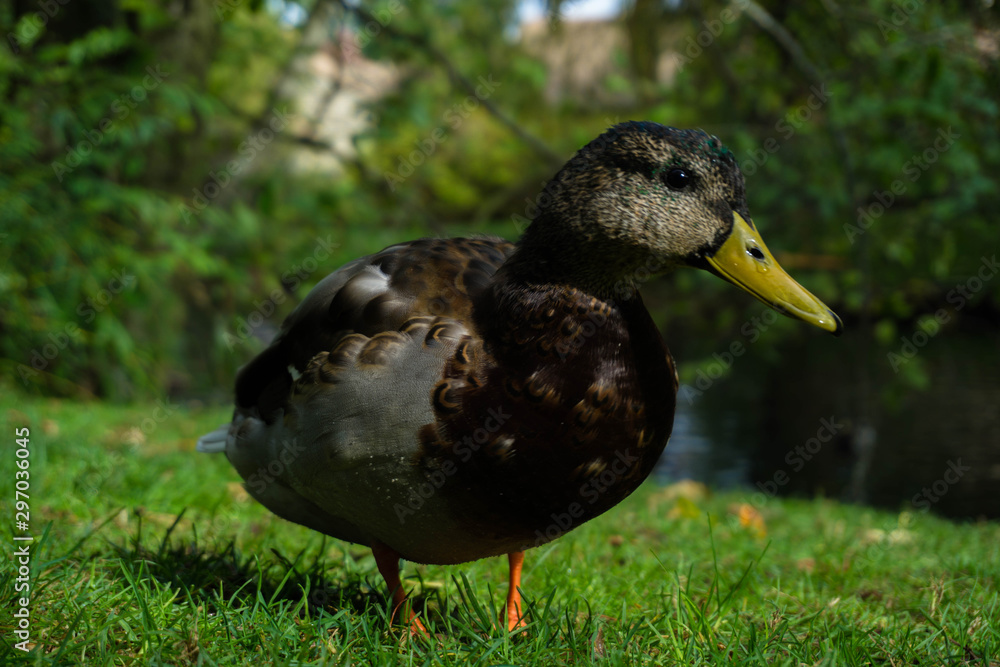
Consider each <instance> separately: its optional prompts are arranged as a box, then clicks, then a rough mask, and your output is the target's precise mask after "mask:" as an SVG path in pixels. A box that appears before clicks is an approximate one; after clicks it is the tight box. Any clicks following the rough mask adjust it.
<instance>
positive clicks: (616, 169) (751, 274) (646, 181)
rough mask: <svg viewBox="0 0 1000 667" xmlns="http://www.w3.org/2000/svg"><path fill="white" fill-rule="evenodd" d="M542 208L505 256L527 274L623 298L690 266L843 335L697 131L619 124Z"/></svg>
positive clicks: (588, 150) (731, 160) (728, 159)
mask: <svg viewBox="0 0 1000 667" xmlns="http://www.w3.org/2000/svg"><path fill="white" fill-rule="evenodd" d="M537 203H538V213H537V215H536V216H535V219H534V220H533V221H532V224H531V225H529V227H528V228H527V229H526V230H525V233H524V235H523V237H522V239H521V241H520V242H519V248H518V252H517V253H515V256H514V257H512V258H511V260H509V261H508V264H510V265H511V267H510V269H511V271H513V272H516V273H519V274H520V275H521V276H522V277H524V278H526V279H529V280H544V281H545V282H549V283H551V282H558V283H565V284H568V285H572V286H573V287H577V288H580V289H584V290H587V291H589V292H590V293H592V294H594V295H595V296H599V297H602V298H606V299H621V298H623V297H626V298H627V297H628V296H630V295H632V294H634V293H635V290H636V289H637V287H638V283H640V282H641V281H642V280H644V279H646V278H647V277H648V276H649V275H650V274H651V273H664V272H666V271H669V270H671V269H672V268H674V267H676V266H693V267H697V268H702V269H706V270H708V271H710V272H711V273H714V274H715V275H717V276H719V277H720V278H723V279H725V280H727V281H729V282H731V283H733V284H734V285H736V286H737V287H740V288H742V289H744V290H746V291H747V292H749V293H750V294H753V295H754V296H755V297H757V298H758V299H760V300H761V301H763V302H764V303H766V304H768V305H769V306H772V307H773V308H775V309H776V310H778V311H780V312H782V313H785V314H786V315H789V316H791V317H795V318H798V319H800V320H804V321H806V322H809V323H810V324H813V325H815V326H818V327H820V328H821V329H825V330H826V331H830V332H832V333H834V334H839V333H840V331H841V322H840V319H839V318H838V317H837V316H836V315H835V314H834V313H833V311H831V310H830V309H829V308H828V307H827V306H826V305H825V304H824V303H823V302H822V301H820V300H819V299H817V298H816V297H815V296H813V295H812V294H810V293H809V292H808V291H807V290H806V289H805V288H803V287H802V286H801V285H799V284H798V283H797V282H795V281H794V280H793V279H792V278H791V276H789V275H788V274H787V273H786V272H785V271H784V270H783V269H782V268H781V266H779V265H778V262H777V261H776V260H775V258H774V256H773V255H772V254H771V252H770V251H769V250H768V249H767V246H766V245H765V244H764V240H763V239H762V238H761V235H760V232H758V230H757V228H756V226H755V225H754V223H753V221H752V219H751V217H750V211H749V208H748V207H747V202H746V195H745V187H744V182H743V174H742V173H741V172H740V168H739V166H738V165H737V163H736V158H735V157H734V156H733V154H732V152H731V151H729V149H727V148H726V147H725V146H723V145H722V143H721V142H720V141H719V140H718V139H716V138H715V137H712V136H710V135H708V134H705V133H704V132H701V131H698V130H678V129H674V128H671V127H666V126H663V125H660V124H658V123H651V122H634V121H632V122H627V123H621V124H619V125H615V126H614V127H612V128H610V129H609V130H608V131H607V132H605V133H604V134H602V135H601V136H599V137H598V138H597V139H594V140H593V141H592V142H590V143H589V144H587V145H586V146H584V147H583V148H582V149H580V151H579V152H578V153H577V154H576V155H575V156H574V157H573V158H572V159H571V160H570V161H569V162H568V163H566V165H565V166H564V167H563V169H562V170H561V171H560V172H559V173H558V174H556V176H555V177H554V178H553V179H552V180H551V181H550V182H549V183H548V184H547V185H546V187H545V189H544V191H543V192H542V194H541V195H539V198H538V202H537Z"/></svg>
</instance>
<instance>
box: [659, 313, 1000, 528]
mask: <svg viewBox="0 0 1000 667" xmlns="http://www.w3.org/2000/svg"><path fill="white" fill-rule="evenodd" d="M860 329H861V328H860V327H858V326H854V327H848V328H847V330H846V332H845V334H844V335H843V336H841V337H840V338H833V337H829V336H822V335H801V336H796V337H795V338H794V339H793V340H790V341H788V342H787V343H783V344H782V347H781V348H780V349H775V348H774V347H771V348H766V349H754V346H749V349H747V350H746V353H745V354H743V355H742V356H739V357H737V358H735V359H734V360H733V362H732V364H731V368H730V369H729V372H728V373H727V374H726V375H724V376H723V377H721V378H719V379H715V380H712V378H711V377H709V376H708V374H707V373H706V374H704V375H701V376H698V378H696V379H695V380H694V381H693V382H691V383H688V384H686V385H685V384H684V383H682V387H681V391H680V394H679V396H678V404H677V415H676V421H675V425H674V435H673V436H672V437H671V440H670V443H669V444H668V445H667V450H666V452H665V453H664V456H663V459H661V461H660V464H659V467H658V469H657V474H658V475H659V476H660V477H661V478H662V479H664V480H677V479H684V478H688V479H694V480H698V481H702V482H705V483H707V484H710V485H711V486H713V487H716V488H733V487H744V488H746V489H747V490H748V492H750V493H755V492H760V493H764V494H767V495H775V494H777V495H789V494H795V495H800V496H806V497H813V496H816V495H824V496H827V497H831V498H837V499H840V500H845V501H849V502H859V503H866V504H871V505H875V506H879V507H884V508H888V509H892V510H904V509H905V510H909V511H913V512H921V511H931V512H934V513H937V514H940V515H943V516H947V517H952V518H962V519H965V518H971V519H975V518H981V517H986V518H993V519H996V518H1000V333H998V327H997V325H996V324H995V323H991V322H988V321H985V320H982V319H978V320H976V319H972V318H966V319H965V320H963V321H962V322H961V326H959V324H958V323H956V324H954V325H953V326H951V327H947V326H946V327H943V328H941V329H940V330H939V331H937V332H936V333H935V334H934V335H930V336H920V335H916V332H917V331H918V329H917V327H916V326H912V327H908V328H907V327H903V328H902V329H901V330H900V331H899V332H898V334H897V335H896V337H895V346H893V345H892V344H891V343H890V345H889V347H879V346H878V345H876V344H875V343H874V342H873V340H872V338H871V337H870V336H867V337H866V336H865V335H864V333H863V331H862V330H860ZM809 333H812V332H809ZM900 336H904V337H906V338H907V339H908V340H909V341H911V343H912V344H913V347H912V348H910V347H904V342H903V341H901V340H900ZM670 343H671V348H672V351H674V353H675V356H676V357H678V358H679V359H680V361H681V362H683V361H685V359H684V357H683V356H682V352H681V351H680V350H679V349H675V348H679V347H684V346H678V345H675V344H674V341H673V340H671V341H670ZM730 343H731V341H729V340H721V339H720V340H719V341H718V345H717V349H718V351H719V353H720V354H721V355H724V353H725V351H726V350H727V348H728V346H729V345H730ZM709 344H711V343H709ZM693 346H694V347H697V346H698V343H694V344H693ZM890 352H892V353H894V354H896V355H898V356H897V357H890V356H888V354H889V353H890ZM904 352H905V353H906V354H904ZM705 357H708V358H712V357H710V356H709V355H704V354H703V355H702V357H701V358H705ZM707 370H708V371H715V370H717V369H713V368H712V366H711V364H709V366H708V368H707ZM715 374H717V373H715ZM699 380H700V384H699ZM685 387H686V388H687V389H685ZM693 390H697V391H693ZM748 497H750V498H752V497H753V496H750V495H749V494H748ZM757 498H758V500H760V499H761V497H760V496H757Z"/></svg>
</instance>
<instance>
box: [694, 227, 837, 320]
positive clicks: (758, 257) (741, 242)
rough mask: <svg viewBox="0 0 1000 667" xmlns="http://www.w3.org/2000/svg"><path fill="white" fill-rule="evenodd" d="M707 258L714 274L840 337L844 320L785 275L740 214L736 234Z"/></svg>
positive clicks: (753, 229)
mask: <svg viewBox="0 0 1000 667" xmlns="http://www.w3.org/2000/svg"><path fill="white" fill-rule="evenodd" d="M706 259H707V260H708V264H709V270H710V271H711V272H712V273H714V274H716V275H717V276H719V277H720V278H725V279H726V280H728V281H729V282H731V283H732V284H734V285H736V286H737V287H742V288H743V289H745V290H746V291H747V292H750V293H751V294H753V295H754V296H755V297H757V298H758V299H760V300H761V301H763V302H764V303H766V304H767V305H769V306H771V307H773V308H774V309H775V310H777V311H779V312H781V313H784V314H785V315H788V316H790V317H795V318H798V319H800V320H803V321H804V322H808V323H810V324H814V325H816V326H818V327H819V328H820V329H825V330H826V331H829V332H831V333H833V334H834V335H837V336H839V335H840V332H841V330H842V329H843V324H842V323H841V322H840V318H839V317H837V315H836V314H834V312H833V311H832V310H830V309H829V308H828V307H827V306H826V304H825V303H823V302H822V301H820V300H819V299H817V298H816V297H815V296H813V295H812V294H810V293H809V291H808V290H806V289H805V288H804V287H802V285H800V284H798V283H797V282H795V281H794V280H793V279H792V277H791V276H790V275H788V274H787V273H785V270H784V269H782V268H781V267H780V266H779V265H778V262H777V260H775V259H774V256H773V255H772V254H771V251H770V250H768V249H767V246H766V245H764V241H763V239H761V237H760V233H759V232H758V231H757V229H756V228H755V227H754V226H753V224H752V223H750V222H747V221H746V220H745V219H744V218H743V216H741V215H740V214H739V213H736V212H734V213H733V232H732V234H730V235H729V238H728V239H726V241H725V243H723V244H722V246H721V247H720V248H719V249H718V251H716V253H715V254H714V255H713V256H711V257H707V258H706Z"/></svg>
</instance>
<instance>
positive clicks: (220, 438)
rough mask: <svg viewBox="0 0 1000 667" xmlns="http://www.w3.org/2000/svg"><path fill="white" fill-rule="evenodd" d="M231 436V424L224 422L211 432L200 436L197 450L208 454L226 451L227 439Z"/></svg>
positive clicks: (196, 446)
mask: <svg viewBox="0 0 1000 667" xmlns="http://www.w3.org/2000/svg"><path fill="white" fill-rule="evenodd" d="M228 438H229V424H223V425H222V426H220V427H219V428H217V429H215V430H214V431H212V432H211V433H206V434H205V435H203V436H201V437H200V438H198V444H197V445H195V450H196V451H199V452H204V453H206V454H218V453H220V452H224V451H226V440H227V439H228Z"/></svg>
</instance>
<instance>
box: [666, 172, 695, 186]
mask: <svg viewBox="0 0 1000 667" xmlns="http://www.w3.org/2000/svg"><path fill="white" fill-rule="evenodd" d="M663 180H664V181H666V183H667V185H668V186H669V187H671V188H673V189H674V190H683V189H684V188H686V187H687V186H689V185H690V184H691V174H689V173H688V172H687V170H686V169H671V170H670V171H668V172H667V175H666V176H665V177H664V179H663Z"/></svg>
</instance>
